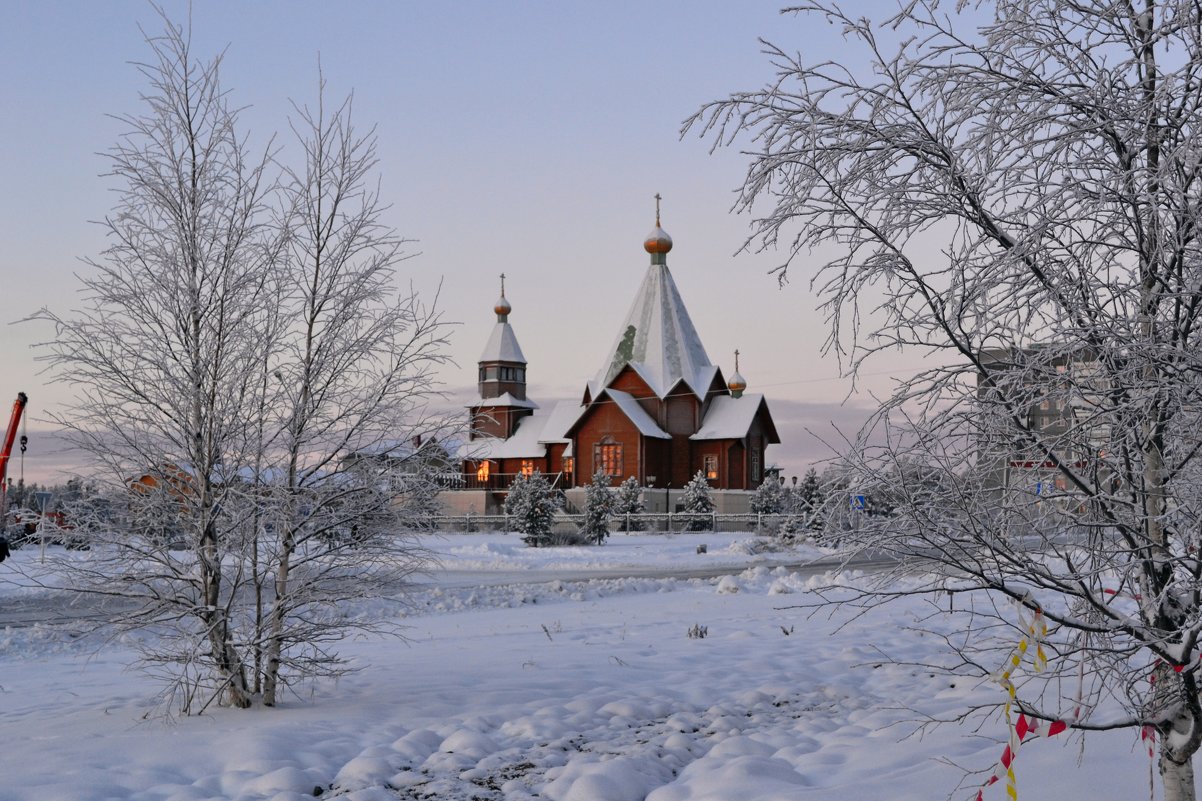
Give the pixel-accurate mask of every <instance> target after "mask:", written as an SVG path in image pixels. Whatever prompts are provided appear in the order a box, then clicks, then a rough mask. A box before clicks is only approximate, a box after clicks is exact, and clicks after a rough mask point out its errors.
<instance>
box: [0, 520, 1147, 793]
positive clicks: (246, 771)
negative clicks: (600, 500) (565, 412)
mask: <svg viewBox="0 0 1202 801" xmlns="http://www.w3.org/2000/svg"><path fill="white" fill-rule="evenodd" d="M749 537H750V535H745V534H726V533H712V532H705V533H691V534H679V535H673V536H663V535H653V534H637V535H624V534H615V535H613V536H612V537H611V539H610V540H609V542H608V543H607V544H606V545H604V546H600V547H580V548H563V549H558V548H548V549H532V548H527V547H525V546H524V545H522V544H521V542H520V539H519V538H518V536H517V535H512V534H510V535H506V534H497V533H493V534H470V535H468V534H465V535H448V536H445V537H431V538H429V539H428V540H427V542H426V544H427V545H429V546H431V547H432V548H434V549H435V550H436V551H437V552H438V554H439V556H440V558H441V560H442V563H443V567H442V568H441V570H439V571H437V572H435V573H434V574H432V575H431V576H430V577H429V578H428V580H427V581H426V582H425V583H423V584H422V585H420V586H419V587H417V588H416V589H415V591H414V592H413V593H412V597H411V604H410V611H409V613H408V617H407V620H406V621H405V622H406V624H407V625H408V630H407V633H408V638H409V641H408V643H400V642H397V641H396V640H392V639H385V638H364V639H357V640H355V641H353V642H345V643H342V644H341V649H340V650H341V652H342V654H343V655H344V656H346V657H348V658H350V659H351V660H352V661H353V662H354V663H355V665H356V666H357V667H358V668H360V670H359V671H358V672H357V673H355V674H352V675H351V676H348V677H344V678H342V679H341V680H339V681H338V682H324V681H323V682H319V683H317V684H315V685H312V686H309V685H306V686H301V687H297V688H296V691H297V694H296V695H295V696H292V697H289V698H287V699H286V702H285V703H284V704H283V705H282V706H281V707H279V708H276V709H252V710H248V711H241V710H229V709H209V710H208V711H207V712H206V713H205V714H204V715H202V716H197V717H190V718H180V719H164V718H162V717H160V716H158V715H157V714H156V712H155V709H156V707H155V706H154V704H153V701H152V699H151V697H150V696H151V695H152V692H153V690H154V689H155V688H154V686H153V685H151V684H148V683H147V682H146V681H145V679H144V678H143V677H142V676H141V675H140V674H138V673H135V672H131V671H129V670H127V665H128V664H129V662H130V661H131V659H132V656H133V652H134V643H133V642H130V641H125V640H116V641H106V640H103V639H97V638H94V637H89V636H73V635H72V634H70V633H69V631H68V629H66V628H63V627H61V626H55V625H50V624H35V625H28V626H21V625H17V624H18V623H19V622H20V621H19V620H17V619H14V618H13V615H14V614H16V613H15V612H9V613H8V614H5V613H3V612H2V611H0V620H4V621H7V625H6V627H5V628H3V629H2V630H0V710H2V711H0V737H2V738H3V740H2V742H3V748H2V749H0V775H2V777H3V778H2V780H0V800H2V801H10V800H11V801H18V799H20V800H21V801H25V800H26V799H38V801H67V800H68V799H70V800H71V801H108V800H109V799H122V800H123V801H208V800H211V799H232V800H235V801H266V800H270V801H300V799H304V798H312V797H313V793H314V790H315V788H320V789H321V790H322V798H339V799H348V800H349V801H385V800H387V801H395V800H396V799H398V798H399V799H414V798H434V799H449V800H450V801H469V800H470V799H481V800H482V801H485V800H490V799H512V800H513V801H532V800H533V799H536V798H538V799H551V801H628V800H629V801H642V799H646V801H703V800H708V799H713V800H714V801H719V800H721V801H729V799H732V798H735V799H739V801H784V800H785V799H788V800H789V801H794V800H795V799H803V800H804V799H814V800H815V801H818V800H819V799H831V798H847V799H868V798H888V799H890V800H891V801H907V800H908V799H915V800H917V799H923V800H924V801H926V800H927V799H931V798H947V797H951V798H964V799H968V798H972V797H974V796H975V794H976V783H977V782H979V781H980V780H981V778H982V777H983V775H984V774H982V775H976V776H968V777H965V776H964V775H963V774H962V772H961V771H960V770H959V769H958V768H957V767H956V765H960V766H963V767H964V768H965V769H968V770H973V771H982V772H984V773H988V772H989V771H991V770H992V769H993V765H994V763H995V762H996V760H997V758H998V757H999V756H1000V754H1001V748H1002V744H1003V742H1004V740H1005V727H1004V722H1003V721H1002V720H1001V719H1000V716H999V715H994V716H992V717H990V718H988V719H985V720H984V721H981V720H977V721H976V724H978V725H964V726H957V725H946V726H942V727H938V728H934V729H928V730H925V731H924V732H922V733H921V736H917V734H918V733H917V732H916V725H917V724H916V721H918V720H923V719H926V718H928V717H931V716H950V715H953V714H955V713H957V712H958V711H961V710H963V709H964V708H965V707H966V706H968V705H969V704H972V703H982V702H997V701H999V700H1000V699H1001V696H1002V695H1003V691H1002V690H1001V689H1000V688H999V687H998V686H997V685H995V684H990V683H988V682H984V683H982V682H977V681H974V680H965V679H956V678H949V677H947V676H944V675H938V674H931V673H928V672H926V671H924V670H922V669H920V668H917V667H915V666H914V665H915V664H917V663H921V662H931V661H939V660H940V659H941V651H940V642H939V638H937V637H930V636H927V637H921V636H918V635H916V634H915V633H914V632H913V631H912V630H911V629H910V628H908V625H907V624H909V623H912V622H913V621H915V620H917V619H918V618H920V617H927V616H929V614H930V612H931V611H932V610H931V607H930V606H929V605H925V604H924V603H923V602H921V601H919V600H916V599H906V600H902V601H900V602H898V603H897V604H895V605H893V606H891V607H889V610H888V611H887V612H885V613H877V614H872V615H868V616H860V617H854V616H852V615H850V614H842V613H836V614H835V615H834V616H833V617H832V616H828V615H825V614H824V615H818V616H813V615H808V614H806V613H804V612H803V611H800V610H798V609H795V608H788V607H789V606H790V605H797V604H800V603H804V602H805V601H806V600H812V599H813V593H812V590H813V589H814V587H816V586H818V585H819V584H822V583H828V582H836V583H839V582H844V583H845V582H850V581H852V580H853V579H854V578H855V574H854V573H852V574H842V575H839V574H831V575H825V576H824V575H813V574H812V572H811V573H809V574H807V573H804V572H798V571H796V570H792V569H789V568H787V567H785V566H783V564H781V563H782V562H794V563H795V562H799V561H803V560H806V559H812V558H815V557H818V556H821V555H822V554H821V553H820V552H818V551H816V550H813V549H804V548H803V549H801V550H799V551H796V552H771V553H759V554H756V552H757V551H758V550H759V549H758V548H755V547H750V546H749V542H748V540H749ZM703 543H704V544H707V545H708V553H707V554H698V553H696V548H697V546H698V545H700V544H703ZM51 550H52V552H53V554H54V555H56V554H57V553H59V552H58V551H55V550H54V549H51ZM752 554H756V555H752ZM71 558H79V559H86V558H87V554H86V553H78V554H71ZM37 560H38V551H37V549H36V548H25V549H22V550H20V551H18V552H16V553H15V554H14V556H13V559H12V561H10V562H5V563H4V564H3V565H0V610H3V609H8V610H13V609H16V608H18V606H17V604H18V602H22V603H23V602H27V601H31V600H36V599H38V598H41V599H44V600H46V599H48V600H50V601H52V602H53V601H54V599H55V597H56V596H54V595H53V594H52V593H50V592H49V591H45V590H37V589H34V588H31V587H28V586H23V584H22V581H21V580H20V578H19V570H20V569H24V568H29V569H34V568H36V567H37ZM702 567H710V568H715V569H716V572H718V573H721V574H723V575H718V576H716V577H714V578H682V577H672V576H670V575H662V574H663V573H666V572H669V571H688V570H693V569H699V568H702ZM656 572H658V573H660V574H661V575H655V573H656ZM59 611H60V612H63V613H69V612H70V611H71V610H69V609H60V610H59ZM373 611H374V610H373V609H372V608H371V607H369V606H367V605H364V606H363V607H362V608H353V609H348V613H353V614H370V613H372V612H373ZM928 622H929V621H928ZM695 624H700V625H701V626H704V627H706V628H707V630H708V636H707V637H705V638H700V639H690V638H689V637H688V636H687V634H686V633H687V630H688V629H689V628H690V627H691V626H694V625H695ZM786 629H791V633H789V634H786V633H785V630H786ZM884 654H889V655H890V656H892V657H893V658H894V660H895V661H893V662H890V661H888V660H887V659H886V658H885V656H884ZM911 735H915V736H911ZM1080 748H1081V745H1080V743H1079V741H1077V740H1075V739H1070V738H1065V739H1064V740H1062V741H1055V740H1043V739H1040V740H1035V741H1034V742H1032V743H1028V744H1025V745H1024V746H1023V748H1022V749H1021V750H1020V752H1019V755H1018V758H1017V760H1016V761H1015V763H1014V765H1015V772H1016V775H1017V777H1018V783H1019V793H1020V797H1023V798H1027V799H1036V798H1084V797H1100V798H1138V797H1145V796H1146V795H1147V793H1148V785H1147V782H1148V775H1149V774H1148V766H1149V763H1148V757H1147V755H1146V751H1145V750H1143V749H1142V748H1141V747H1140V746H1139V743H1138V733H1137V732H1106V733H1099V734H1096V735H1091V736H1090V738H1089V740H1088V741H1087V742H1086V745H1085V747H1084V751H1081V750H1080ZM958 784H959V786H957V785H958ZM985 798H986V799H988V800H989V801H1002V799H1004V798H1005V789H1004V787H1002V786H1001V785H994V786H993V787H990V788H988V789H987V790H986V791H985Z"/></svg>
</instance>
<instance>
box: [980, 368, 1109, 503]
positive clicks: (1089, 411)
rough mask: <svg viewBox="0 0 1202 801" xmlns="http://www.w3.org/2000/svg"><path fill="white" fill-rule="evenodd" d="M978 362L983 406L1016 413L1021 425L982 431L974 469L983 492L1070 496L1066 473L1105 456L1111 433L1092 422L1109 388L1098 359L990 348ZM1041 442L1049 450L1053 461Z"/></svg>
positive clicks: (1002, 413)
mask: <svg viewBox="0 0 1202 801" xmlns="http://www.w3.org/2000/svg"><path fill="white" fill-rule="evenodd" d="M981 361H982V362H983V363H984V364H985V366H986V368H987V370H988V373H989V374H988V376H986V375H985V374H984V373H979V374H978V375H977V398H978V402H980V403H981V404H982V405H983V406H984V407H985V408H986V409H988V407H990V406H992V407H993V408H994V409H995V410H996V411H997V413H998V414H999V415H1006V414H1008V410H1010V409H1017V410H1018V423H1019V426H1020V427H1021V428H1019V427H1016V426H1014V425H1012V424H1011V425H1005V426H989V425H984V426H983V427H982V431H981V434H980V435H979V437H978V444H977V467H978V469H979V470H980V471H981V472H982V475H983V477H984V480H985V483H986V486H987V487H992V488H994V489H1003V488H1006V489H1021V490H1025V491H1028V492H1031V493H1033V494H1036V495H1051V494H1057V493H1064V492H1067V491H1070V490H1071V489H1072V488H1071V487H1070V486H1069V484H1068V480H1067V476H1066V475H1065V473H1064V470H1063V469H1062V468H1065V467H1067V468H1072V469H1081V468H1083V467H1085V466H1086V465H1087V463H1088V462H1090V461H1091V460H1092V459H1094V458H1095V457H1096V456H1098V455H1099V454H1100V453H1101V450H1102V449H1103V448H1104V447H1105V442H1106V436H1107V434H1108V430H1107V429H1106V427H1105V426H1102V425H1099V424H1096V423H1093V422H1091V421H1092V420H1093V418H1094V417H1095V416H1096V415H1095V413H1096V410H1097V408H1098V406H1099V403H1100V400H1101V393H1102V392H1103V391H1104V390H1105V383H1104V380H1103V378H1102V373H1101V371H1100V369H1099V368H1100V365H1099V364H1098V360H1097V356H1096V354H1095V353H1094V352H1093V351H1091V350H1089V349H1086V348H1080V349H1076V350H1071V351H1070V350H1065V349H1063V348H1057V349H1055V350H1053V349H1051V348H1050V347H1048V346H1031V347H1026V348H1017V347H1011V348H992V349H989V350H985V351H982V352H981ZM1003 399H1005V400H1006V401H1008V402H1007V403H1004V404H1003V403H1002V401H1003ZM1021 429H1025V430H1026V431H1029V432H1031V434H1032V435H1034V438H1032V437H1028V436H1025V435H1023V434H1022V433H1021ZM1000 431H1009V432H1011V433H1007V434H1005V435H1003V434H1001V433H999V432H1000ZM1036 441H1038V443H1042V444H1043V446H1045V447H1050V448H1051V449H1052V450H1053V452H1054V454H1055V459H1053V458H1051V457H1049V454H1048V452H1047V450H1045V447H1041V446H1040V445H1039V444H1037V442H1036Z"/></svg>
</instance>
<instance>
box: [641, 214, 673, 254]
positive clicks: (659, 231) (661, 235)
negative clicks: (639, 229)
mask: <svg viewBox="0 0 1202 801" xmlns="http://www.w3.org/2000/svg"><path fill="white" fill-rule="evenodd" d="M643 249H644V250H646V251H647V252H648V253H667V252H668V251H669V250H671V249H672V237H670V236H668V232H667V231H665V230H664V229H663V228H660V227H659V220H656V221H655V230H654V231H652V232H651V233H649V234H647V239H646V240H644V242H643Z"/></svg>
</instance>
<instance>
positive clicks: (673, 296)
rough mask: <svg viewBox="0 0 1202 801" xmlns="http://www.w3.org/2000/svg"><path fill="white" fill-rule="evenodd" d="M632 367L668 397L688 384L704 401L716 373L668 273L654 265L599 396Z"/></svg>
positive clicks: (612, 352) (600, 380)
mask: <svg viewBox="0 0 1202 801" xmlns="http://www.w3.org/2000/svg"><path fill="white" fill-rule="evenodd" d="M627 364H630V365H632V366H633V367H634V368H635V369H636V370H638V372H639V374H640V375H641V376H642V377H643V379H644V380H645V381H646V382H647V384H648V385H649V386H650V387H651V389H652V391H654V392H655V393H656V395H657V396H659V397H660V398H663V397H664V396H665V395H667V393H668V392H669V391H670V390H671V389H672V387H673V386H675V385H676V384H677V383H678V382H679V381H681V380H682V379H683V380H684V382H685V383H686V384H687V385H688V387H689V388H690V389H691V390H692V391H693V392H694V393H696V394H697V396H698V397H700V398H704V397H705V393H706V391H707V390H708V389H709V382H710V381H712V380H713V377H714V371H715V370H716V368H715V367H714V365H712V364H711V363H710V359H709V356H708V355H706V352H705V346H704V345H702V344H701V337H700V336H698V335H697V329H696V328H695V327H694V326H693V321H692V319H690V318H689V312H688V310H687V309H686V308H685V305H684V301H683V300H682V299H681V297H680V291H679V290H678V289H677V288H676V282H675V281H674V280H672V274H671V273H670V272H668V266H667V265H666V264H652V265H651V266H650V267H649V268H648V269H647V275H646V276H645V277H644V278H643V283H642V286H640V287H639V291H638V294H637V295H635V298H634V303H632V304H631V306H630V311H629V313H627V315H626V319H625V320H624V321H623V322H622V325H621V327H619V329H618V336H617V338H616V339H615V340H614V344H613V346H612V347H610V349H609V351H608V356H607V358H606V360H605V363H604V364H603V365H602V367H601V369H600V371H599V372H598V373H597V376H596V378H595V379H594V381H593V383H592V385H591V387H590V389H591V394H592V395H593V396H594V397H595V396H596V395H597V394H599V393H600V391H601V390H602V389H604V388H605V387H606V386H607V385H608V384H609V382H610V381H612V380H613V379H614V377H615V376H616V375H617V374H618V373H619V372H621V370H622V368H623V367H625V366H626V365H627Z"/></svg>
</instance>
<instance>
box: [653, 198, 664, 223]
mask: <svg viewBox="0 0 1202 801" xmlns="http://www.w3.org/2000/svg"><path fill="white" fill-rule="evenodd" d="M662 199H663V198H661V197H660V196H659V192H656V193H655V227H656V228H659V227H660V225H659V202H660V200H662Z"/></svg>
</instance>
